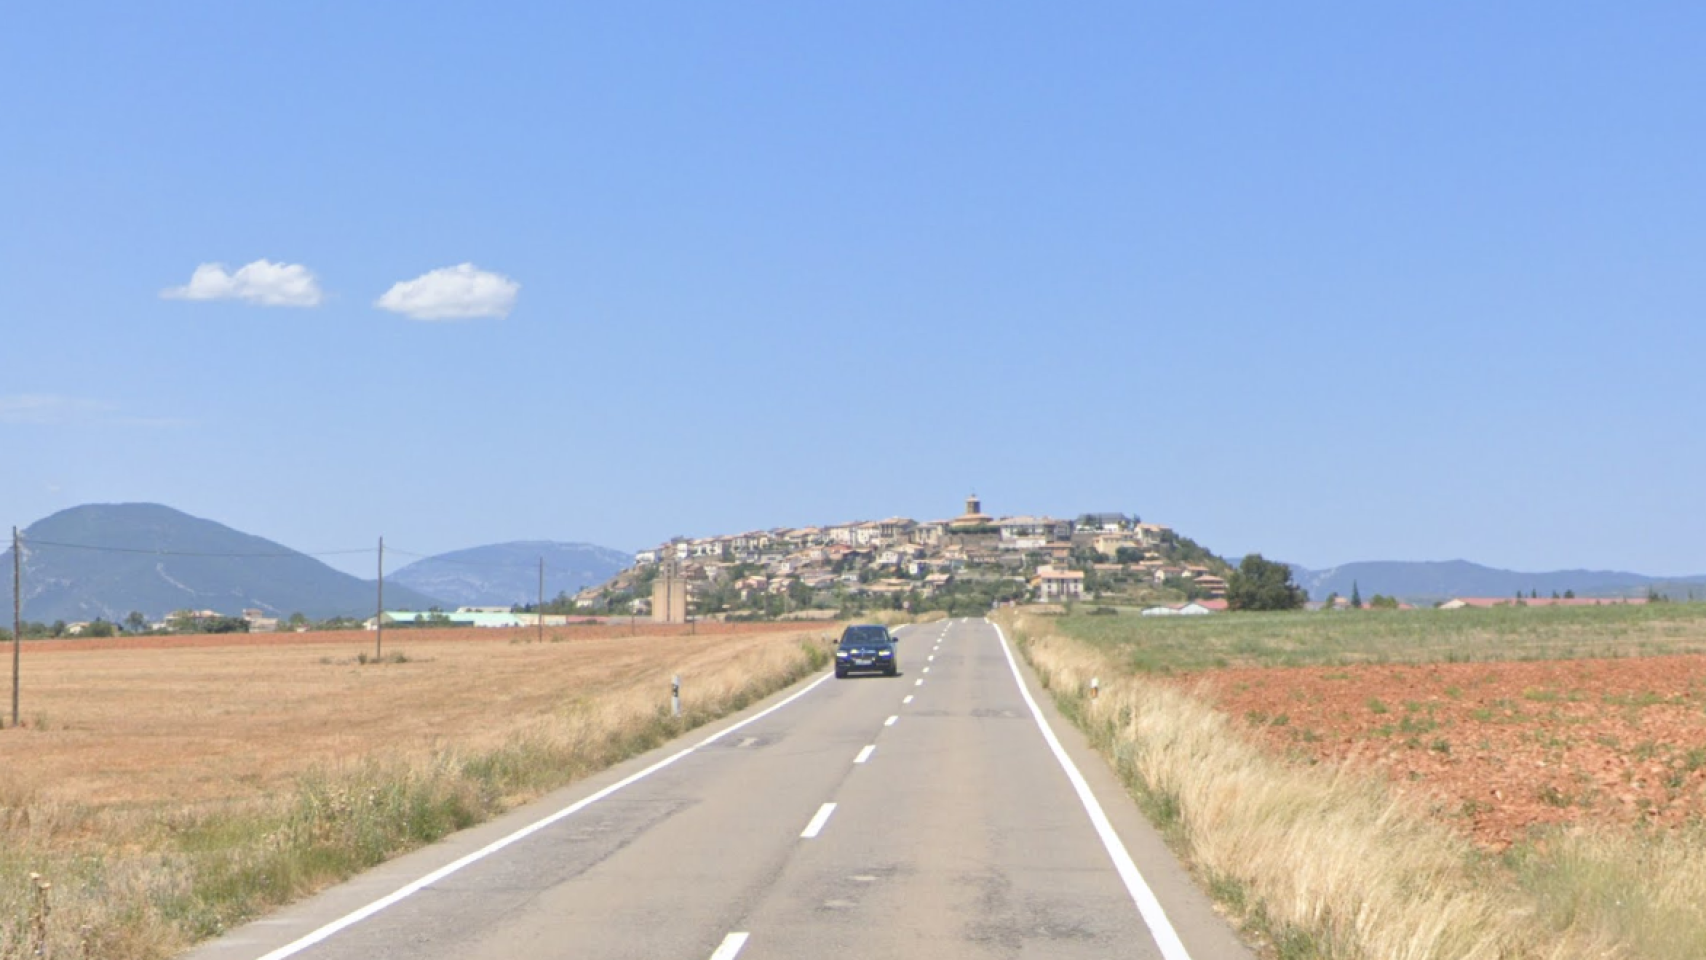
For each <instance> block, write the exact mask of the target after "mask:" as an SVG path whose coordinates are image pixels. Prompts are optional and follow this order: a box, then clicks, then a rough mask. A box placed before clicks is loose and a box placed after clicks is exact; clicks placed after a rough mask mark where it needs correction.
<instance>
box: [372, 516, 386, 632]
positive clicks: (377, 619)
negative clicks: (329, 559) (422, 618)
mask: <svg viewBox="0 0 1706 960" xmlns="http://www.w3.org/2000/svg"><path fill="white" fill-rule="evenodd" d="M373 630H374V636H373V659H375V660H378V659H379V658H380V657H381V656H383V655H384V653H385V538H384V537H380V538H379V610H378V611H377V612H375V613H374V615H373Z"/></svg>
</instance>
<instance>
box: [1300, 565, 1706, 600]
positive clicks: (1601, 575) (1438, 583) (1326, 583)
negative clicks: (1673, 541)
mask: <svg viewBox="0 0 1706 960" xmlns="http://www.w3.org/2000/svg"><path fill="white" fill-rule="evenodd" d="M1291 570H1292V579H1293V580H1294V581H1295V582H1296V583H1297V584H1298V585H1299V586H1301V587H1303V588H1304V589H1305V590H1307V591H1309V597H1310V599H1312V600H1324V599H1326V598H1327V595H1328V594H1331V593H1337V594H1339V595H1340V596H1343V597H1348V596H1350V594H1351V590H1352V588H1353V586H1354V587H1355V588H1356V589H1357V590H1359V591H1360V592H1361V593H1362V596H1363V599H1365V600H1366V599H1368V598H1369V597H1372V596H1374V595H1375V594H1377V593H1381V594H1385V595H1387V596H1390V597H1397V598H1399V599H1402V600H1409V601H1412V602H1432V601H1437V600H1447V599H1450V598H1451V597H1514V596H1515V595H1516V592H1517V591H1518V590H1520V591H1522V593H1523V594H1524V595H1527V594H1528V593H1529V592H1530V591H1537V592H1539V594H1540V595H1541V596H1543V597H1549V596H1551V595H1552V593H1553V591H1556V592H1557V593H1559V594H1560V595H1561V594H1563V593H1564V591H1566V590H1571V591H1574V592H1575V594H1576V596H1578V597H1632V596H1646V594H1647V591H1648V590H1656V591H1658V592H1660V593H1663V594H1667V595H1669V596H1671V597H1673V598H1676V599H1683V598H1684V597H1686V596H1687V595H1688V592H1689V591H1690V590H1693V591H1695V592H1697V593H1699V594H1700V595H1702V596H1706V576H1686V577H1650V576H1646V575H1643V574H1639V573H1627V572H1624V571H1620V570H1551V571H1546V572H1541V573H1523V572H1521V571H1516V570H1501V569H1498V568H1495V567H1486V566H1482V565H1481V564H1478V563H1471V562H1469V561H1467V560H1445V561H1417V562H1411V561H1371V562H1363V563H1347V564H1342V565H1340V566H1337V567H1330V568H1328V569H1325V570H1310V569H1307V568H1304V567H1300V566H1297V565H1296V564H1293V565H1292V566H1291Z"/></svg>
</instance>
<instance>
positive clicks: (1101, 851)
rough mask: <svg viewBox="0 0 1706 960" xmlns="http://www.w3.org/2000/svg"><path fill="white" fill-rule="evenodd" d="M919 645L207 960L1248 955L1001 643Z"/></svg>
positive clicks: (244, 934)
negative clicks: (871, 670)
mask: <svg viewBox="0 0 1706 960" xmlns="http://www.w3.org/2000/svg"><path fill="white" fill-rule="evenodd" d="M902 636H903V637H904V639H903V640H902V641H901V643H900V662H901V665H902V671H903V672H902V675H901V676H900V677H895V678H887V677H868V678H866V677H856V678H849V679H844V680H836V679H833V678H829V677H824V678H821V679H817V680H813V681H808V682H807V683H805V684H802V685H801V686H800V687H796V688H795V689H794V690H792V691H789V692H788V693H786V694H783V695H779V696H777V697H776V698H773V699H772V700H771V701H768V702H766V703H765V704H761V705H759V706H758V707H755V708H753V709H752V710H749V711H747V713H745V714H743V715H742V716H740V717H737V718H733V719H731V720H729V721H725V722H723V723H721V724H718V725H715V726H714V727H712V728H710V729H709V730H704V731H700V732H697V733H695V734H693V735H690V736H688V737H686V738H683V740H681V741H679V742H678V743H676V744H672V745H670V746H668V747H664V748H662V749H660V750H659V751H656V752H654V753H653V754H650V755H648V756H646V757H641V758H639V759H637V760H634V761H631V762H629V763H626V764H623V765H622V766H621V767H619V768H617V769H615V770H611V771H608V772H606V773H605V774H603V775H601V776H599V777H596V778H592V779H590V780H588V781H586V782H583V783H581V784H578V785H576V786H575V787H573V788H570V789H569V790H565V791H562V792H560V793H558V794H555V795H553V796H551V797H548V798H546V799H545V800H544V801H542V802H540V803H537V804H534V805H531V806H529V807H527V808H526V809H523V810H520V811H517V812H515V813H514V814H511V815H509V816H506V817H505V818H503V819H502V820H500V821H497V822H494V823H491V824H487V825H485V826H482V827H480V828H477V829H475V830H470V831H466V832H464V833H462V834H458V835H457V836H456V837H453V838H451V839H449V840H447V841H446V842H444V843H440V844H437V845H435V846H433V847H431V848H429V849H427V850H423V851H418V852H416V853H414V854H411V855H409V856H407V857H404V858H401V859H399V860H397V861H393V862H392V863H390V864H387V865H386V866H384V867H381V868H379V869H377V870H374V871H372V872H370V873H368V874H365V875H363V876H362V877H360V878H357V879H356V880H354V881H352V882H350V883H348V884H345V885H343V886H340V887H338V888H336V889H334V890H331V891H328V892H326V893H324V894H321V895H320V896H317V897H315V898H312V899H311V900H309V901H306V902H304V903H302V904H299V905H297V906H295V907H292V908H290V909H288V910H286V911H283V912H281V913H279V914H276V915H274V916H272V917H269V918H267V919H265V920H262V921H258V922H256V923H253V924H250V925H248V926H246V927H243V928H242V929H240V930H237V931H234V932H233V933H232V934H230V935H228V936H227V937H225V938H223V939H221V940H218V941H215V942H213V943H210V944H207V945H205V946H203V947H202V948H199V949H198V950H196V951H194V952H193V953H192V954H190V957H191V958H192V960H256V958H266V960H284V958H285V957H296V958H302V960H375V958H397V960H402V958H446V960H449V958H456V960H485V958H492V960H496V958H505V960H509V958H523V960H530V958H555V957H575V958H635V960H640V958H644V960H707V958H710V960H735V958H736V957H739V958H740V960H769V958H790V960H803V958H820V957H822V958H839V957H869V958H930V960H935V958H943V960H956V958H968V960H969V958H980V960H981V958H1017V957H1039V958H1042V957H1047V958H1091V957H1097V958H1100V957H1134V958H1164V960H1187V958H1189V960H1243V958H1249V957H1251V956H1252V955H1251V954H1250V953H1249V952H1248V951H1247V950H1246V949H1245V948H1244V947H1242V946H1241V945H1240V944H1239V943H1238V941H1237V939H1236V938H1235V936H1234V935H1233V934H1232V932H1231V931H1230V930H1229V928H1228V927H1227V926H1226V924H1225V923H1224V922H1223V921H1222V920H1220V918H1218V917H1217V916H1216V915H1215V914H1214V913H1213V911H1212V909H1211V908H1210V907H1209V905H1208V903H1207V901H1206V899H1205V898H1204V897H1203V896H1202V894H1201V893H1200V892H1199V891H1198V890H1197V889H1196V888H1195V887H1194V886H1193V885H1192V884H1191V883H1190V881H1189V879H1188V878H1186V877H1185V876H1184V874H1183V872H1182V871H1181V869H1180V868H1179V866H1178V865H1177V863H1176V862H1175V861H1174V860H1173V859H1172V857H1171V855H1170V854H1169V853H1168V852H1167V850H1166V848H1165V846H1163V845H1162V844H1161V842H1160V840H1159V839H1158V838H1157V837H1156V836H1155V834H1154V833H1153V831H1151V830H1150V829H1149V827H1148V825H1147V824H1146V823H1144V822H1143V820H1142V818H1141V817H1140V816H1139V815H1138V814H1137V811H1136V810H1135V808H1134V807H1133V805H1132V804H1131V802H1130V800H1129V799H1128V798H1126V797H1125V796H1124V794H1123V792H1122V791H1121V790H1120V788H1119V786H1118V784H1117V783H1116V782H1115V781H1114V779H1113V777H1112V775H1111V774H1110V773H1109V772H1108V770H1107V768H1106V766H1105V764H1103V763H1102V762H1101V761H1100V760H1099V759H1098V758H1096V757H1095V755H1094V754H1092V753H1091V752H1090V751H1089V749H1088V747H1087V746H1085V745H1084V743H1083V741H1082V738H1081V737H1080V735H1079V734H1078V733H1077V731H1076V730H1074V729H1072V728H1071V727H1070V725H1069V724H1067V723H1066V722H1065V721H1063V720H1061V719H1060V718H1059V717H1058V715H1056V714H1055V713H1054V712H1053V710H1052V708H1051V707H1050V706H1049V705H1048V704H1047V702H1046V697H1040V696H1038V695H1037V694H1038V691H1037V690H1036V687H1035V682H1034V679H1033V678H1031V677H1030V675H1029V673H1028V671H1025V670H1024V669H1023V668H1022V667H1021V666H1020V665H1019V664H1018V663H1017V661H1016V660H1014V659H1013V658H1012V656H1010V654H1009V652H1008V649H1007V647H1006V644H1005V641H1004V639H1003V638H1002V637H1001V636H1000V635H999V634H998V632H997V630H996V629H995V627H994V626H992V625H991V624H989V623H988V622H986V621H982V620H971V621H951V622H948V623H935V624H925V625H920V626H915V627H910V628H906V629H905V630H903V631H902ZM1021 676H1023V677H1024V678H1025V680H1024V682H1025V683H1026V684H1027V685H1028V686H1029V689H1030V694H1029V696H1027V693H1026V692H1025V691H1024V689H1023V688H1022V687H1021V682H1020V677H1021ZM688 694H689V695H691V686H690V680H689V687H688ZM1034 711H1035V712H1034ZM1039 717H1042V718H1046V721H1047V728H1052V731H1053V733H1052V734H1050V733H1048V732H1046V730H1045V726H1044V725H1043V724H1040V723H1039ZM731 728H732V729H731ZM1051 737H1052V738H1058V739H1057V740H1056V743H1055V745H1051V743H1050V739H1051ZM708 739H709V740H710V742H706V741H707V740H708ZM1079 771H1081V773H1080V772H1079ZM1075 780H1076V783H1075ZM1086 798H1090V799H1089V800H1088V801H1087V800H1086Z"/></svg>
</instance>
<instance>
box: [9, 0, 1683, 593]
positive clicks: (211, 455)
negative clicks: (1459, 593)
mask: <svg viewBox="0 0 1706 960" xmlns="http://www.w3.org/2000/svg"><path fill="white" fill-rule="evenodd" d="M357 6H359V8H358V9H351V8H352V7H357ZM1703 35H1706V8H1701V7H1699V6H1698V5H1691V4H1680V3H1678V4H1640V5H1617V6H1606V5H1601V4H1575V3H1564V4H1559V3H1507V4H1498V5H1488V4H1479V3H1435V4H1425V5H1423V4H1412V5H1403V6H1400V5H1395V4H1380V5H1369V4H1351V3H1333V4H1306V3H1299V4H1283V5H1282V4H1253V3H1252V4H1243V5H1219V6H1215V7H1213V8H1209V7H1207V6H1206V5H1182V4H1072V5H1059V4H1052V5H1043V4H1031V5H1018V4H991V5H981V6H977V7H972V6H967V5H964V4H918V3H864V4H858V5H827V4H810V5H806V4H801V5H793V8H792V9H782V8H781V7H780V5H775V4H768V5H760V4H704V3H679V4H657V3H642V4H607V5H600V6H598V7H592V6H591V5H566V4H536V5H517V4H484V5H471V4H462V5H449V4H382V3H371V4H362V5H349V4H339V3H318V4H316V3H293V4H274V5H268V6H267V7H266V8H265V9H261V8H257V7H254V6H253V5H238V4H216V3H205V4H196V3H169V4H156V5H132V4H110V5H101V4H83V3H75V2H66V3H58V4H30V5H27V6H25V7H24V8H22V9H14V10H11V11H9V12H8V25H7V28H6V30H4V31H3V32H0V112H3V118H4V119H3V125H4V127H3V128H4V130H5V134H4V136H0V289H3V290H4V292H5V295H6V299H7V301H8V303H7V308H6V310H5V319H4V321H3V334H0V343H3V344H4V346H3V347H0V355H3V356H4V357H5V363H4V370H5V373H4V375H3V376H0V457H3V460H4V463H5V466H4V468H3V469H0V504H3V505H4V508H5V509H4V514H5V515H4V516H0V521H3V522H4V523H16V524H17V525H19V526H25V525H28V524H29V523H31V522H33V521H35V520H37V519H40V518H41V517H43V516H46V515H48V514H50V513H52V512H54V511H56V510H59V509H63V508H65V507H69V506H73V505H76V504H80V503H88V502H117V501H142V500H145V501H157V502H162V503H166V504H169V505H171V506H174V507H177V508H179V509H182V510H185V511H188V512H190V513H193V514H196V515H199V516H205V517H209V518H211V519H215V520H218V521H220V522H223V523H227V524H230V525H232V526H235V527H237V528H239V529H242V530H245V531H248V532H253V533H257V534H261V535H263V536H268V537H271V538H274V539H277V540H280V541H282V542H284V543H286V544H289V545H290V546H293V547H296V548H299V549H304V550H310V551H316V550H333V549H342V548H349V547H359V546H363V545H365V544H368V543H371V542H372V541H373V539H374V538H375V537H377V536H379V535H381V534H383V535H385V536H386V538H387V542H388V543H391V544H395V545H397V546H398V547H401V548H403V549H405V550H410V551H416V552H421V553H433V552H439V551H443V550H450V549H457V548H461V547H467V546H473V545H477V544H482V543H491V542H498V541H504V540H514V539H541V538H543V539H559V540H585V541H590V542H595V543H599V544H604V545H608V546H615V547H621V548H626V549H636V548H640V547H643V546H647V545H651V544H653V543H655V542H657V541H660V540H662V539H664V538H667V537H669V536H671V535H675V534H687V535H703V534H709V533H720V532H733V531H739V530H744V529H750V528H757V527H769V526H777V525H801V524H807V523H821V522H830V521H837V520H848V519H858V518H875V517H881V516H887V515H892V514H903V515H910V516H914V517H918V518H921V519H925V518H935V517H944V516H949V515H952V514H954V513H956V512H957V511H958V508H959V504H960V501H961V498H963V497H964V496H965V495H966V494H967V493H969V492H971V491H973V490H975V491H976V492H978V493H979V494H981V495H982V496H983V498H984V501H985V506H986V509H988V510H990V511H992V512H995V513H999V514H1013V513H1048V514H1055V515H1075V514H1077V513H1079V512H1083V511H1089V510H1124V511H1127V512H1136V513H1140V514H1142V515H1143V517H1144V518H1145V519H1148V520H1154V521H1158V522H1164V523H1170V524H1172V525H1174V526H1175V527H1177V528H1178V529H1180V530H1181V531H1183V532H1184V533H1186V534H1188V535H1191V536H1194V537H1195V538H1196V539H1198V540H1199V541H1201V542H1203V543H1204V544H1206V545H1208V546H1209V547H1211V548H1213V549H1216V550H1219V551H1221V552H1226V553H1242V552H1244V551H1247V550H1259V551H1262V552H1264V553H1266V554H1267V555H1269V556H1271V557H1281V558H1285V559H1288V560H1292V561H1295V562H1300V563H1304V564H1307V565H1312V566H1328V565H1332V564H1336V563H1342V562H1348V561H1353V560H1363V559H1416V560H1422V559H1451V558H1456V557H1465V558H1469V559H1473V560H1478V561H1481V562H1485V563H1491V564H1495V565H1500V566H1511V567H1516V568H1520V569H1549V568H1555V567H1567V566H1595V567H1619V568H1625V569H1633V570H1638V571H1641V572H1646V573H1701V572H1706V546H1703V545H1706V513H1703V512H1702V511H1700V510H1698V509H1695V506H1696V504H1697V503H1698V502H1699V499H1700V489H1701V486H1702V483H1703V482H1706V444H1703V443H1702V442H1701V441H1702V440H1703V439H1706V436H1703V433H1706V428H1703V427H1702V426H1701V422H1702V420H1701V415H1700V411H1701V410H1702V408H1703V402H1706V378H1703V377H1702V376H1701V375H1700V372H1699V371H1700V370H1701V368H1702V360H1701V358H1703V357H1706V324H1703V323H1702V320H1703V319H1706V317H1703V312H1706V311H1703V301H1706V271H1703V270H1702V268H1701V267H1702V254H1703V253H1706V232H1703V229H1706V228H1703V226H1702V225H1703V224H1706V173H1703V170H1706V167H1703V166H1702V164H1701V157H1702V156H1706V122H1703V121H1706V116H1703V114H1706V101H1703V100H1702V98H1701V97H1700V91H1702V90H1706V58H1702V57H1700V56H1699V42H1698V41H1699V38H1700V37H1701V36H1703ZM261 261H264V263H261V264H260V265H259V266H257V267H255V268H254V269H252V270H250V271H248V272H246V273H239V271H240V270H241V269H242V268H244V267H245V266H247V265H250V264H257V263H258V262H261ZM212 264H219V265H222V267H221V268H220V269H221V271H222V272H218V273H204V274H203V275H200V276H196V274H197V270H198V268H202V267H204V265H212ZM465 264H466V265H470V266H467V267H463V265H465ZM206 269H207V270H212V269H213V268H212V267H208V268H206ZM456 270H460V271H461V273H460V274H459V275H458V274H455V273H441V272H438V271H456ZM192 276H196V282H194V283H192ZM204 281H205V282H204ZM398 284H413V286H405V287H403V288H401V289H400V290H397V291H394V289H393V288H394V287H396V286H397V285H398ZM173 291H176V295H171V294H172V292H173ZM197 298H199V299H197ZM268 300H272V301H281V300H282V301H283V302H282V303H277V302H275V303H271V304H269V303H267V302H265V301H268ZM381 302H384V303H386V304H388V305H389V306H391V307H394V308H396V309H382V308H381V306H379V305H378V304H380V303H381ZM310 304H311V305H310ZM398 310H402V311H403V312H398ZM409 311H413V313H411V312H409ZM434 311H436V313H435V312H434ZM446 313H448V314H450V315H453V316H460V317H461V318H460V319H446V318H445V317H444V315H445V314H446ZM421 316H428V317H429V318H427V319H422V318H420V317H421ZM337 562H339V565H341V566H345V567H346V568H355V569H362V568H363V567H364V566H365V564H366V561H363V560H359V559H357V560H338V561H337Z"/></svg>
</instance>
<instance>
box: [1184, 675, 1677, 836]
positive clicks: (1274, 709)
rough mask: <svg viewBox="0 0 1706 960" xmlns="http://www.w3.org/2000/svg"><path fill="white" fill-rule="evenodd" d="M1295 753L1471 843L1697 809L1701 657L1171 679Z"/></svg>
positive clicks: (1658, 820)
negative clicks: (1388, 788)
mask: <svg viewBox="0 0 1706 960" xmlns="http://www.w3.org/2000/svg"><path fill="white" fill-rule="evenodd" d="M1180 682H1182V683H1184V684H1186V685H1187V686H1190V687H1197V688H1200V689H1202V690H1203V691H1204V692H1205V693H1206V694H1207V695H1208V696H1209V697H1210V698H1211V699H1212V700H1213V701H1214V702H1215V703H1217V704H1218V705H1219V707H1220V708H1221V709H1222V710H1224V711H1225V712H1227V713H1229V714H1231V715H1233V716H1235V717H1238V718H1241V719H1242V720H1244V721H1245V722H1246V723H1248V724H1249V725H1250V726H1251V727H1252V728H1253V729H1254V730H1256V731H1257V732H1258V734H1259V736H1261V737H1262V738H1263V739H1264V740H1265V741H1266V742H1267V743H1268V744H1270V745H1272V746H1273V747H1275V748H1276V749H1280V750H1284V751H1287V752H1289V753H1290V754H1292V755H1293V756H1296V757H1298V758H1300V759H1304V760H1314V761H1319V760H1349V761H1352V762H1361V763H1368V764H1371V765H1373V766H1375V767H1378V768H1380V769H1382V770H1384V771H1386V772H1387V774H1388V775H1390V776H1391V778H1392V779H1393V780H1394V781H1395V782H1397V783H1399V784H1401V785H1402V786H1403V787H1404V788H1405V789H1406V790H1410V791H1415V792H1418V793H1419V794H1421V795H1423V796H1425V797H1427V798H1429V801H1430V803H1431V804H1432V805H1433V808H1434V810H1435V812H1436V813H1438V814H1439V815H1440V816H1442V817H1444V818H1447V819H1449V820H1451V821H1453V822H1456V823H1458V824H1460V825H1462V826H1463V828H1464V829H1466V830H1468V831H1469V832H1470V833H1471V834H1472V835H1473V836H1474V837H1475V839H1476V841H1477V842H1479V843H1481V844H1482V845H1484V846H1486V847H1489V848H1493V849H1502V848H1503V847H1506V846H1508V845H1510V844H1511V843H1512V842H1514V841H1516V840H1517V839H1520V838H1521V837H1522V836H1523V834H1524V833H1525V832H1526V831H1527V829H1528V828H1529V827H1530V826H1531V825H1536V824H1567V823H1573V822H1578V821H1583V820H1605V821H1613V822H1623V823H1631V822H1636V821H1646V822H1650V823H1655V824H1665V825H1673V824H1678V823H1681V822H1683V821H1685V820H1689V819H1696V818H1699V817H1701V816H1702V814H1706V657H1702V656H1676V657H1651V658H1631V659H1615V660H1568V661H1545V662H1523V663H1474V664H1468V663H1463V664H1425V665H1415V666H1353V667H1302V668H1237V669H1227V670H1215V671H1207V672H1204V673H1199V674H1195V675H1191V676H1186V677H1182V678H1180Z"/></svg>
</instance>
